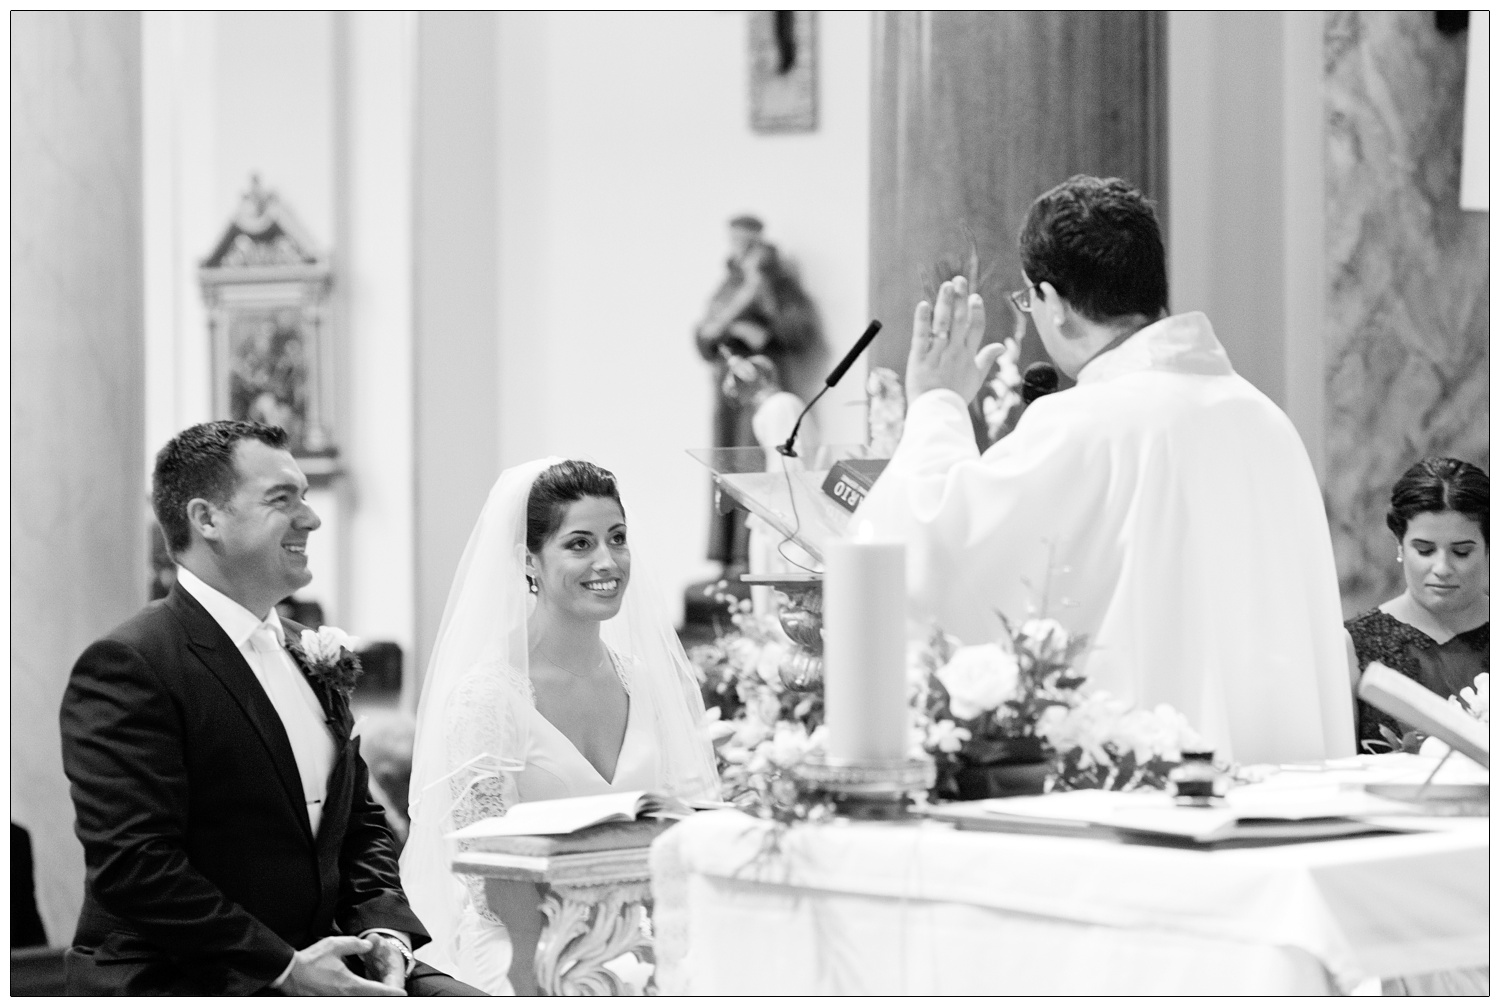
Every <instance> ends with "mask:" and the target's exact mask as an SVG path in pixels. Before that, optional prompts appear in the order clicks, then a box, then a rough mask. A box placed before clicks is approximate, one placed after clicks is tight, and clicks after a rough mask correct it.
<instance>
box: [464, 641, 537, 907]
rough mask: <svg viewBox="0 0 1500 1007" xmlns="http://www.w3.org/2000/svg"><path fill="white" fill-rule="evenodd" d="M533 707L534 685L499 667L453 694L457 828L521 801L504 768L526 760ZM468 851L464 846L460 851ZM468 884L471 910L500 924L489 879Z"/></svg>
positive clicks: (471, 677) (469, 879)
mask: <svg viewBox="0 0 1500 1007" xmlns="http://www.w3.org/2000/svg"><path fill="white" fill-rule="evenodd" d="M532 702H533V701H532V699H531V691H530V688H529V683H528V682H526V681H525V680H524V679H521V678H520V677H519V676H517V675H515V674H514V673H513V672H511V670H510V669H508V668H505V667H502V666H499V665H493V664H489V665H481V666H479V667H476V668H475V669H474V670H473V671H471V672H470V673H469V674H468V675H466V676H465V677H464V680H463V681H462V682H460V683H459V685H458V687H457V688H456V689H454V691H453V695H452V697H451V698H450V699H449V702H448V710H447V715H446V717H445V726H446V728H447V734H448V763H449V766H448V768H449V771H450V772H451V773H452V774H453V775H452V776H450V777H449V780H448V789H449V794H450V795H451V799H452V800H453V802H454V803H453V810H452V812H451V815H450V818H451V819H452V827H453V828H455V829H461V828H463V827H465V826H467V825H472V824H473V823H474V822H477V821H480V820H481V819H485V818H495V817H497V816H500V815H503V814H505V812H506V811H507V810H508V809H510V808H511V807H512V806H514V805H515V804H516V803H517V802H518V801H519V794H518V792H517V790H516V778H515V772H514V771H513V768H507V766H506V765H505V764H506V763H509V764H510V766H511V767H513V766H514V765H515V763H516V762H524V760H525V752H526V737H527V732H526V727H525V725H526V716H527V713H528V711H529V710H530V709H531V706H532ZM469 845H470V844H469V843H465V842H460V843H459V848H460V849H467V848H468V847H469ZM463 880H464V884H465V887H467V888H468V889H469V902H470V905H472V906H473V907H474V909H475V910H476V911H478V913H479V914H480V915H481V916H483V917H485V918H486V919H488V920H491V921H492V922H495V923H499V922H500V920H499V918H498V917H496V916H495V915H494V914H493V913H492V912H491V911H490V909H489V907H488V905H487V904H486V900H485V896H484V879H483V878H481V877H477V876H473V875H465V876H464V879H463Z"/></svg>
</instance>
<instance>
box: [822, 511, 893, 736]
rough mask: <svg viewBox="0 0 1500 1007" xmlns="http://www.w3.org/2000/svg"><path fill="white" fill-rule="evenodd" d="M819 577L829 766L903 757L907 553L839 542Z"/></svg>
mask: <svg viewBox="0 0 1500 1007" xmlns="http://www.w3.org/2000/svg"><path fill="white" fill-rule="evenodd" d="M826 560H827V567H826V571H827V572H826V573H825V574H824V578H823V661H824V664H823V690H824V691H823V702H824V715H825V719H826V722H827V724H828V757H829V759H830V760H834V761H840V760H851V761H858V762H867V761H874V760H881V761H896V760H901V759H904V758H906V733H907V720H908V713H907V708H906V546H905V545H903V544H902V543H900V542H873V541H868V540H855V541H838V542H832V543H830V544H829V546H828V552H827V556H826Z"/></svg>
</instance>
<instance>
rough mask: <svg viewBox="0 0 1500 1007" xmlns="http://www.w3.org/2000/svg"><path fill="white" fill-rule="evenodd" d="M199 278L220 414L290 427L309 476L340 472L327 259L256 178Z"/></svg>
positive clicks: (295, 452)
mask: <svg viewBox="0 0 1500 1007" xmlns="http://www.w3.org/2000/svg"><path fill="white" fill-rule="evenodd" d="M198 278H199V282H200V284H201V285H202V288H203V297H204V300H205V302H206V303H207V305H208V324H209V334H210V339H211V341H212V359H213V385H214V387H213V409H214V415H215V416H216V417H218V418H220V419H235V420H259V421H260V422H263V423H271V424H274V425H276V426H279V427H281V428H283V429H284V430H286V432H287V434H288V437H289V439H290V441H291V450H292V454H293V455H294V456H295V457H296V458H297V460H298V463H299V464H300V465H301V467H302V469H303V471H304V472H306V473H307V475H308V478H309V479H313V478H314V477H319V476H331V475H333V474H334V473H335V472H337V470H338V448H337V446H336V443H335V439H334V435H333V431H332V429H331V427H330V422H329V420H330V417H331V414H332V395H331V391H332V388H331V378H332V377H333V366H332V359H331V352H332V346H331V339H330V334H329V332H328V331H327V329H328V324H327V313H328V295H329V290H330V287H331V284H332V271H331V269H330V266H329V262H328V259H327V257H326V256H324V255H322V254H321V253H320V252H319V251H318V250H317V248H316V246H315V245H314V244H313V242H312V240H311V239H310V238H309V237H308V235H307V233H306V231H305V230H304V229H303V227H302V225H301V224H300V223H299V222H298V221H297V218H296V217H295V215H293V213H292V212H291V210H290V209H289V208H288V207H287V206H286V205H285V204H284V203H282V202H281V200H280V199H279V198H278V197H277V195H276V193H274V192H271V191H269V190H267V189H264V188H262V187H261V184H260V179H259V178H258V177H252V178H251V180H250V190H249V191H248V192H247V193H245V195H244V198H243V199H242V200H241V202H240V206H239V209H238V211H237V212H236V213H235V216H234V219H233V220H231V221H230V223H229V226H228V228H226V229H225V231H224V233H223V235H222V236H221V237H220V239H219V241H218V243H217V244H216V245H215V246H214V250H213V252H212V254H210V255H209V256H208V258H206V259H204V260H203V262H202V263H201V265H200V268H199V270H198Z"/></svg>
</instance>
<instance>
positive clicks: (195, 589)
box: [177, 567, 334, 836]
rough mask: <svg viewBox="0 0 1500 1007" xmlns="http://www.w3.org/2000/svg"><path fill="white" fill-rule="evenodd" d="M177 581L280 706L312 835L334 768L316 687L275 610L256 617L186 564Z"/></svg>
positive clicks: (325, 719) (332, 752) (315, 830)
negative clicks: (289, 650)
mask: <svg viewBox="0 0 1500 1007" xmlns="http://www.w3.org/2000/svg"><path fill="white" fill-rule="evenodd" d="M177 582H178V583H179V584H181V585H182V587H183V590H185V591H187V593H188V594H190V595H192V596H193V597H194V598H195V599H197V601H198V603H199V604H200V605H202V606H203V607H204V608H205V609H207V611H208V614H209V615H211V616H212V617H213V620H214V622H217V623H218V624H219V627H220V628H221V629H223V630H224V632H225V633H226V634H228V636H229V639H230V640H232V641H233V642H234V645H235V646H236V647H238V648H239V651H240V654H242V655H243V656H244V658H245V662H246V663H247V664H249V665H250V670H251V671H252V672H254V673H255V678H256V681H258V682H260V687H261V688H262V689H264V690H265V693H266V698H267V699H269V700H270V701H271V705H272V706H274V707H275V708H276V713H277V715H278V716H279V717H280V718H281V726H282V727H283V728H284V729H285V730H286V736H287V740H288V741H290V742H291V744H292V756H293V757H294V758H295V759H296V760H297V773H298V775H299V776H301V778H302V796H303V799H304V800H305V801H306V802H307V823H308V825H310V826H312V832H313V835H314V836H316V835H317V834H318V823H319V822H320V821H322V818H323V799H324V798H325V797H326V796H327V794H328V774H329V773H330V772H331V771H332V770H333V759H334V745H333V736H332V735H331V734H329V732H328V724H327V716H326V715H325V714H324V713H323V707H322V706H321V705H320V704H319V703H318V697H317V695H316V694H315V693H314V692H313V690H312V686H311V685H309V684H308V683H307V679H306V677H304V676H303V674H302V671H301V669H299V668H298V667H297V664H296V662H295V661H293V660H292V657H291V655H290V654H288V653H287V652H286V648H285V641H284V638H283V633H284V631H283V629H282V627H281V620H280V619H279V618H277V616H276V610H275V609H272V610H271V612H270V613H269V614H268V615H267V616H266V618H265V619H264V620H262V619H258V618H256V617H255V615H254V614H253V613H251V612H250V611H249V610H248V609H246V608H245V607H244V606H243V605H241V604H240V603H239V602H237V601H235V600H234V599H232V598H230V597H228V596H227V595H225V594H224V593H222V592H220V591H218V590H215V589H214V588H212V587H210V586H209V585H207V584H205V583H204V582H203V580H202V579H201V578H199V577H198V576H196V575H195V574H194V573H193V572H192V571H191V570H189V569H187V568H186V567H178V568H177Z"/></svg>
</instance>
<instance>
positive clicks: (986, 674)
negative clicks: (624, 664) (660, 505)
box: [689, 584, 1488, 822]
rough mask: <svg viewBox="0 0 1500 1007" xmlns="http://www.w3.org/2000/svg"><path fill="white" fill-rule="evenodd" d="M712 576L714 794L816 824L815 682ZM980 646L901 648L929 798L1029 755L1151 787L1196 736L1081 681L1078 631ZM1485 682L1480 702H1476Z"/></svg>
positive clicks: (767, 619)
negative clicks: (722, 623)
mask: <svg viewBox="0 0 1500 1007" xmlns="http://www.w3.org/2000/svg"><path fill="white" fill-rule="evenodd" d="M726 587H727V585H722V584H721V585H720V586H719V589H718V593H717V594H716V598H717V600H719V601H720V602H721V604H724V605H725V606H726V607H727V608H728V610H729V612H730V624H731V625H730V627H729V628H728V629H726V630H724V631H723V632H721V634H720V635H719V637H718V638H717V639H716V640H715V641H714V642H713V643H711V644H705V645H703V646H699V647H695V648H693V650H692V651H690V653H689V656H690V657H691V658H692V660H693V663H694V664H695V665H696V666H697V668H698V670H699V672H700V673H701V674H702V675H703V687H704V698H705V702H706V704H707V705H708V706H709V710H708V717H709V733H710V735H711V736H712V738H713V739H714V746H715V751H716V753H717V756H718V763H719V771H720V777H721V779H722V781H723V783H724V790H725V799H726V800H729V801H731V802H733V803H735V804H737V805H739V806H740V807H741V808H742V809H743V810H745V811H748V812H750V813H752V814H757V815H759V816H761V817H765V818H773V819H775V820H777V821H781V822H792V821H803V820H809V819H816V818H818V817H821V816H823V815H825V814H827V813H828V808H827V807H826V805H823V804H821V803H819V801H818V800H816V799H814V798H810V797H809V796H808V795H807V794H806V793H805V792H804V790H803V789H802V787H801V785H800V783H799V781H798V779H797V777H796V774H795V770H796V767H797V766H798V764H799V763H801V762H802V761H803V760H804V759H805V758H806V757H807V756H808V755H809V754H810V753H812V752H814V751H816V750H818V749H819V748H820V747H821V745H822V742H823V738H824V735H825V730H826V729H825V728H824V727H823V703H822V695H821V691H820V690H817V689H813V690H809V691H801V690H798V689H794V688H791V687H790V686H789V685H788V682H789V681H793V682H795V675H791V674H789V673H788V662H789V660H790V659H791V658H792V654H793V651H794V647H793V645H792V643H791V641H790V640H788V639H787V637H786V636H785V634H784V633H783V632H782V631H781V628H780V626H779V624H778V623H777V620H776V618H775V617H774V616H772V615H766V614H757V613H756V612H754V611H753V609H752V606H751V603H750V602H749V601H745V600H740V599H737V598H733V597H731V596H729V595H727V593H725V590H724V589H725V588H726ZM1001 624H1002V626H1003V632H1002V633H1001V635H1000V636H999V637H998V638H997V639H996V640H995V641H994V642H993V643H986V644H980V645H976V646H963V645H961V644H960V642H959V641H958V640H956V639H955V638H954V637H951V636H949V635H947V634H945V633H943V632H942V631H941V630H940V629H936V628H934V629H933V630H932V632H931V633H930V634H929V635H928V636H927V638H926V639H924V640H921V641H917V642H915V643H914V644H913V645H912V646H911V648H910V649H909V651H908V671H909V678H908V686H909V690H908V696H909V698H910V703H911V709H912V733H911V739H910V751H911V752H912V754H913V755H918V754H921V753H924V752H925V753H926V754H928V755H929V756H931V758H932V759H933V761H934V763H935V765H936V768H937V783H936V785H935V786H934V788H933V791H932V797H933V798H934V799H937V800H959V799H965V798H967V797H971V796H974V795H973V794H970V793H967V792H966V788H965V786H964V782H965V777H966V774H970V773H972V772H973V771H975V770H979V771H984V770H987V769H989V768H992V767H995V766H1001V765H1010V764H1015V763H1029V764H1032V765H1033V766H1035V767H1036V768H1037V769H1038V770H1040V772H1041V773H1042V774H1044V775H1045V783H1044V784H1043V783H1042V782H1041V776H1040V775H1039V776H1038V777H1037V781H1038V789H1046V790H1049V791H1056V790H1078V789H1109V790H1134V789H1138V788H1143V787H1154V788H1161V787H1165V786H1166V784H1167V774H1168V773H1169V772H1170V771H1171V769H1172V768H1173V767H1174V766H1176V765H1177V764H1178V763H1179V762H1180V761H1181V760H1182V753H1183V752H1184V751H1196V750H1200V749H1202V748H1203V747H1204V743H1203V739H1202V738H1201V737H1200V736H1199V735H1198V734H1197V732H1195V731H1194V730H1193V728H1192V727H1191V725H1189V724H1188V722H1187V720H1186V718H1185V717H1183V715H1182V714H1181V713H1179V712H1177V711H1176V710H1174V709H1173V708H1171V707H1170V706H1167V705H1165V704H1162V705H1159V706H1157V707H1156V708H1154V709H1138V708H1136V707H1134V706H1132V705H1131V704H1129V703H1126V702H1124V701H1123V700H1119V699H1116V698H1114V697H1112V696H1111V695H1110V694H1109V693H1107V692H1103V691H1094V690H1088V689H1087V688H1086V685H1087V678H1086V676H1085V675H1083V674H1082V673H1080V672H1078V671H1076V670H1074V667H1073V665H1074V663H1075V662H1076V661H1077V659H1078V657H1079V655H1081V654H1082V653H1083V651H1084V650H1085V648H1086V647H1087V646H1088V641H1087V638H1086V637H1084V636H1078V635H1073V634H1070V633H1069V632H1068V631H1067V630H1066V629H1065V628H1064V627H1063V626H1062V624H1061V623H1059V622H1058V621H1057V620H1055V619H1051V618H1046V617H1033V618H1031V619H1027V620H1026V621H1024V622H1022V623H1020V624H1019V625H1016V624H1013V623H1011V622H1010V621H1008V620H1006V619H1004V618H1003V617H1002V618H1001ZM1487 687H1488V683H1485V684H1484V686H1483V688H1484V690H1485V692H1484V695H1485V699H1484V700H1477V699H1476V700H1475V702H1487Z"/></svg>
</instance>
